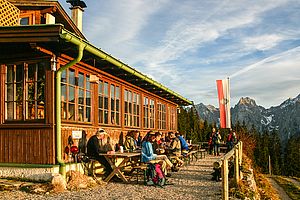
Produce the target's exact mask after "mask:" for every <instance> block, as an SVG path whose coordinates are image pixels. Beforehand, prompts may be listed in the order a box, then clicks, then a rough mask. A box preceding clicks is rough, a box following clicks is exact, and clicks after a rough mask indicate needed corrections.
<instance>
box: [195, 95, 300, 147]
mask: <svg viewBox="0 0 300 200" xmlns="http://www.w3.org/2000/svg"><path fill="white" fill-rule="evenodd" d="M195 108H196V109H197V112H198V114H199V116H200V118H201V119H203V120H207V121H208V122H209V123H212V122H218V121H219V109H218V108H215V107H214V106H212V105H207V106H206V105H204V104H202V103H200V104H198V105H195ZM231 119H232V123H233V124H236V122H237V121H239V122H240V123H243V122H245V124H246V125H247V127H248V128H251V126H252V125H254V126H255V128H256V129H257V130H259V131H264V130H268V131H273V130H275V131H278V132H279V134H280V136H281V139H282V140H283V141H285V140H287V139H288V137H289V136H290V135H291V134H295V133H299V132H300V94H299V95H298V96H297V97H295V98H293V99H291V98H289V99H287V100H286V101H284V102H283V103H281V104H280V105H279V106H272V107H271V108H268V109H266V108H264V107H262V106H259V105H257V104H256V102H255V100H254V99H251V98H249V97H242V98H241V99H240V100H239V102H238V103H237V104H236V105H235V106H234V107H233V108H231Z"/></svg>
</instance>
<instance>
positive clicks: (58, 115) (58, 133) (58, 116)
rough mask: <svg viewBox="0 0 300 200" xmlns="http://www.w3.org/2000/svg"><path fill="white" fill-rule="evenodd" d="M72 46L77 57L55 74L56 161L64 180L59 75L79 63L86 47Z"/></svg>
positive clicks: (83, 45) (80, 45)
mask: <svg viewBox="0 0 300 200" xmlns="http://www.w3.org/2000/svg"><path fill="white" fill-rule="evenodd" d="M73 44H75V45H77V46H78V56H77V57H76V58H75V59H74V60H72V61H70V62H69V63H67V64H66V65H64V66H62V67H60V68H59V70H58V71H57V72H56V159H57V162H58V164H59V173H60V174H61V175H62V176H63V177H64V178H66V164H65V162H64V160H62V157H61V154H62V147H61V74H62V72H63V71H64V70H66V69H68V68H69V67H72V66H73V65H75V64H77V63H79V62H80V60H81V59H82V56H83V50H84V48H85V47H86V45H85V44H83V43H82V42H80V41H79V42H77V43H73Z"/></svg>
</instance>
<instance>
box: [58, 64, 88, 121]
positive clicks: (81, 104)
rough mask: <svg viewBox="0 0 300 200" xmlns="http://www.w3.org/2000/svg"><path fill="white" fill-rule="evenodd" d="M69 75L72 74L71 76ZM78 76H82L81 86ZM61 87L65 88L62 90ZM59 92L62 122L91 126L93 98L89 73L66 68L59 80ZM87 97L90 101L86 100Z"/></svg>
mask: <svg viewBox="0 0 300 200" xmlns="http://www.w3.org/2000/svg"><path fill="white" fill-rule="evenodd" d="M71 73H72V74H73V75H72V76H71ZM80 74H82V75H83V83H82V84H81V81H80V78H79V76H80ZM63 86H65V89H63ZM61 91H62V92H61V102H62V106H61V109H62V112H61V118H62V120H64V121H67V122H74V123H86V124H91V123H92V122H93V98H92V87H91V82H90V73H88V72H85V71H83V70H80V69H78V68H68V69H66V70H64V71H63V73H62V78H61ZM71 91H72V92H71ZM81 91H83V97H82V100H81V99H80V96H81V94H80V92H81ZM72 93H73V94H72ZM88 94H89V95H88ZM88 97H90V100H88ZM71 108H72V109H71ZM80 108H81V109H80ZM71 110H72V112H71ZM88 110H89V111H88ZM82 111H83V112H82ZM88 113H89V116H88Z"/></svg>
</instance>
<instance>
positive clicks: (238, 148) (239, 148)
mask: <svg viewBox="0 0 300 200" xmlns="http://www.w3.org/2000/svg"><path fill="white" fill-rule="evenodd" d="M242 154H243V142H242V141H239V142H238V143H237V144H236V145H235V146H234V148H233V149H231V150H230V151H229V152H228V153H226V154H225V155H224V156H223V157H222V158H221V161H222V162H221V163H220V164H221V167H222V199H223V200H228V199H229V184H228V160H229V159H230V158H231V157H234V178H235V181H236V183H237V184H238V182H239V180H240V165H241V164H242Z"/></svg>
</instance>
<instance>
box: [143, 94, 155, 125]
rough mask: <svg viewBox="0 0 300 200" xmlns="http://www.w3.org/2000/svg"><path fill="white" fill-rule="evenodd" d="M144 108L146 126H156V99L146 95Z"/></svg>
mask: <svg viewBox="0 0 300 200" xmlns="http://www.w3.org/2000/svg"><path fill="white" fill-rule="evenodd" d="M143 108H144V116H143V119H144V120H143V122H144V123H143V125H144V128H154V122H155V107H154V100H153V99H150V98H148V97H144V105H143Z"/></svg>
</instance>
